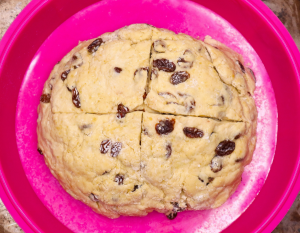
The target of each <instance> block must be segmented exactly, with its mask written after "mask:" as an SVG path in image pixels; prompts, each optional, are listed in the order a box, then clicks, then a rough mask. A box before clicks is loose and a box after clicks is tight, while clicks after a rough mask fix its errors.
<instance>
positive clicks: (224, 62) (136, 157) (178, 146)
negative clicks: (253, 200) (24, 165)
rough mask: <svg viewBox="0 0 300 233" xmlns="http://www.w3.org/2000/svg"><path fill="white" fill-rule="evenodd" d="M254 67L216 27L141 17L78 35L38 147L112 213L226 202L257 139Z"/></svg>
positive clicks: (44, 101)
mask: <svg viewBox="0 0 300 233" xmlns="http://www.w3.org/2000/svg"><path fill="white" fill-rule="evenodd" d="M254 89H255V77H254V74H253V72H252V71H251V70H250V69H249V68H247V67H245V65H244V62H243V58H242V57H241V55H239V54H238V53H236V52H234V51H232V50H231V49H229V48H228V47H226V46H225V45H223V44H221V43H220V42H218V41H215V40H213V39H212V38H210V37H206V38H205V40H204V42H203V41H200V40H196V39H194V38H192V37H190V36H188V35H185V34H175V33H174V32H171V31H168V30H165V29H158V28H155V27H153V26H150V25H146V24H135V25H131V26H128V27H124V28H121V29H119V30H117V31H115V32H113V33H105V34H103V35H101V36H100V37H98V38H96V39H92V40H89V41H85V42H81V43H79V45H78V46H77V47H75V48H74V49H73V50H72V51H71V52H69V53H68V54H67V55H66V56H65V57H64V58H63V59H62V60H61V61H60V62H59V63H58V64H57V65H55V67H54V69H53V71H52V72H51V74H50V76H49V79H48V80H47V81H46V83H45V86H44V89H43V94H42V96H41V98H40V105H39V107H38V114H39V117H38V127H37V134H38V151H39V152H40V153H41V154H43V155H44V158H45V161H46V164H47V166H48V167H49V168H50V170H51V172H52V174H53V175H54V176H55V177H56V178H57V180H58V181H59V182H60V184H61V185H62V187H63V188H64V189H65V190H66V191H67V192H68V193H69V194H70V195H72V196H73V197H74V198H76V199H78V200H81V201H82V202H84V203H85V204H87V205H88V206H90V207H92V208H93V210H94V211H96V212H97V213H100V214H102V215H105V216H107V217H109V218H117V217H119V216H120V215H126V216H144V215H147V213H149V212H151V211H153V210H156V211H158V212H161V213H165V214H166V215H167V216H168V218H170V219H173V218H175V217H176V215H177V213H178V212H180V211H184V210H203V209H210V208H216V207H218V206H220V205H222V204H223V203H224V202H225V201H226V200H227V199H228V198H229V197H230V196H231V195H232V194H233V193H234V192H235V190H236V189H237V187H238V185H239V184H240V182H241V176H242V173H243V170H244V167H245V166H246V165H247V164H249V163H250V162H251V158H252V154H253V151H254V149H255V143H256V121H257V113H256V107H255V103H254V99H253V92H254Z"/></svg>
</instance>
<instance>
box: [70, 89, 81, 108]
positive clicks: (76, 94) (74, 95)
mask: <svg viewBox="0 0 300 233" xmlns="http://www.w3.org/2000/svg"><path fill="white" fill-rule="evenodd" d="M72 102H73V104H74V105H75V107H76V108H80V107H81V104H80V98H79V92H78V90H77V88H76V87H75V88H73V90H72Z"/></svg>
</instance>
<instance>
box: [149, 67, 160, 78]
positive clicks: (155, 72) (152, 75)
mask: <svg viewBox="0 0 300 233" xmlns="http://www.w3.org/2000/svg"><path fill="white" fill-rule="evenodd" d="M153 78H158V71H157V69H152V70H151V76H150V80H152V79H153Z"/></svg>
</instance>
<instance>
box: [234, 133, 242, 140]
mask: <svg viewBox="0 0 300 233" xmlns="http://www.w3.org/2000/svg"><path fill="white" fill-rule="evenodd" d="M241 136H242V134H238V135H236V136H235V137H234V139H235V140H237V139H239V138H240V137H241Z"/></svg>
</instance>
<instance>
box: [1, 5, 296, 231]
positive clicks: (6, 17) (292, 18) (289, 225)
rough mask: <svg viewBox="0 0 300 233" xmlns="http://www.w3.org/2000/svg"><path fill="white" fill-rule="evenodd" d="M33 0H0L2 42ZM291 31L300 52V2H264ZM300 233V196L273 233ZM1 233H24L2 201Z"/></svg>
mask: <svg viewBox="0 0 300 233" xmlns="http://www.w3.org/2000/svg"><path fill="white" fill-rule="evenodd" d="M30 1H31V0H0V40H1V38H2V37H3V35H4V33H5V32H6V30H7V28H8V27H9V26H10V24H11V23H12V22H13V20H14V19H15V18H16V17H17V15H18V14H19V13H20V12H21V11H22V10H23V8H24V7H25V6H26V5H27V4H28V3H29V2H30ZM262 1H263V2H264V3H265V4H266V5H267V6H268V7H269V8H270V9H271V10H272V11H273V12H274V13H275V14H276V15H277V16H278V18H279V19H280V20H281V22H282V23H283V24H284V25H285V27H286V28H287V29H288V30H289V32H290V33H291V35H292V37H293V38H294V40H295V42H296V44H297V46H298V48H299V50H300V0H262ZM297 232H300V195H298V197H297V198H296V200H295V202H294V204H293V205H292V207H291V209H290V210H289V212H288V213H287V215H286V216H285V218H284V219H283V220H282V221H281V222H280V224H279V225H278V226H277V228H276V229H275V230H274V231H273V233H297ZM0 233H23V231H22V229H21V228H20V227H19V226H18V225H17V224H16V223H15V221H14V220H13V218H12V217H11V215H10V214H9V212H8V211H7V210H6V208H5V206H4V204H3V202H2V201H1V200H0Z"/></svg>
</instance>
